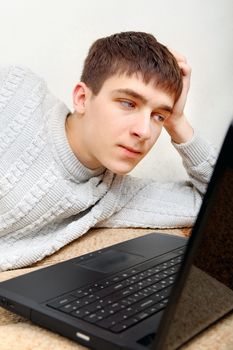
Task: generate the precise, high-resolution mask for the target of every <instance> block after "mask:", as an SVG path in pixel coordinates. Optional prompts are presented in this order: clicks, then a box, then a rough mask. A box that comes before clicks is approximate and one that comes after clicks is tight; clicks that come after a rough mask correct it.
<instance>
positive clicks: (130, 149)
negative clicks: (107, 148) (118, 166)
mask: <svg viewBox="0 0 233 350" xmlns="http://www.w3.org/2000/svg"><path fill="white" fill-rule="evenodd" d="M120 147H122V148H124V149H125V150H127V151H129V152H132V153H135V154H141V153H142V152H141V151H139V150H138V149H135V148H132V147H128V146H123V145H120Z"/></svg>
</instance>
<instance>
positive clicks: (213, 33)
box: [0, 0, 233, 180]
mask: <svg viewBox="0 0 233 350" xmlns="http://www.w3.org/2000/svg"><path fill="white" fill-rule="evenodd" d="M125 30H141V31H147V32H151V33H153V34H154V35H155V36H156V37H157V38H158V39H159V40H160V41H161V42H163V43H165V44H166V45H168V46H169V47H171V48H174V49H176V50H177V51H180V52H182V53H184V54H185V55H186V56H187V58H188V60H189V62H190V64H191V66H192V69H193V73H192V85H191V90H190V94H189V99H188V103H187V107H186V114H187V115H188V116H189V119H190V120H191V122H192V123H193V125H194V126H195V129H196V130H197V131H198V132H199V133H201V134H202V135H203V136H204V137H206V138H207V139H209V140H210V142H212V143H214V144H215V145H216V146H217V147H219V146H220V144H221V141H222V138H223V135H224V132H225V130H226V128H227V125H228V123H229V121H230V119H231V118H232V116H233V113H232V99H233V94H232V93H233V79H232V78H233V64H232V61H233V1H232V0H204V1H203V0H188V1H187V0H176V1H174V0H161V1H160V0H159V1H156V0H148V1H146V0H145V1H137V0H117V1H110V0H98V1H97V0H85V1H78V0H20V1H19V0H7V1H4V0H0V37H1V58H0V65H1V66H2V65H5V64H9V63H21V64H24V65H28V66H29V67H31V68H32V69H33V70H35V71H36V72H37V73H38V74H40V75H41V76H43V77H44V78H45V80H46V81H47V82H48V84H49V86H50V88H51V90H52V91H53V93H54V94H55V95H57V96H58V97H60V98H61V99H63V100H64V101H65V102H66V103H67V104H68V105H69V107H70V108H72V102H71V93H72V88H73V86H74V84H75V83H76V81H78V79H79V75H80V71H81V67H82V63H83V60H84V57H85V55H86V53H87V50H88V47H89V45H90V44H91V43H92V42H93V41H94V40H95V39H96V38H98V37H100V36H105V35H108V34H111V33H114V32H118V31H125ZM133 174H134V175H136V176H147V177H153V178H155V179H158V180H174V179H176V180H178V179H182V178H184V176H185V174H184V171H183V169H182V166H181V163H180V160H179V158H178V157H177V155H176V153H175V152H174V150H173V149H172V147H171V146H170V144H169V138H168V137H167V135H166V133H165V132H164V133H163V134H162V137H161V139H160V140H159V142H158V145H156V146H155V148H154V150H153V151H152V152H151V154H150V155H149V156H148V158H147V159H145V161H143V163H141V164H140V165H139V166H138V167H137V168H136V169H135V170H134V171H133Z"/></svg>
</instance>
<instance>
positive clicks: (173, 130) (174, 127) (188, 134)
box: [165, 117, 194, 144]
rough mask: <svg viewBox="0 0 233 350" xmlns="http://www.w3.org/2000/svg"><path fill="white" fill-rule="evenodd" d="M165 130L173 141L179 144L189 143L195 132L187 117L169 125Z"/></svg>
mask: <svg viewBox="0 0 233 350" xmlns="http://www.w3.org/2000/svg"><path fill="white" fill-rule="evenodd" d="M165 129H166V130H167V132H168V133H169V135H170V136H171V139H172V141H173V142H175V143H177V144H181V143H186V142H189V141H190V140H191V139H192V138H193V135H194V130H193V128H192V126H191V125H190V123H189V122H188V120H187V119H186V118H185V117H182V118H180V119H179V120H177V121H174V122H172V123H169V125H168V126H165Z"/></svg>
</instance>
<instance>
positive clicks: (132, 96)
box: [73, 75, 174, 175]
mask: <svg viewBox="0 0 233 350" xmlns="http://www.w3.org/2000/svg"><path fill="white" fill-rule="evenodd" d="M82 84H83V83H82ZM82 88H83V90H85V93H84V94H83V97H82V98H83V106H84V107H83V112H82V113H81V114H80V113H79V116H78V117H77V118H78V119H79V126H78V125H77V128H79V131H78V129H77V133H76V137H75V138H73V140H74V142H75V140H76V141H77V147H75V146H74V147H73V149H74V150H75V153H76V156H77V157H78V159H79V160H80V161H81V162H82V163H83V164H84V165H85V166H87V167H88V168H90V169H95V168H98V167H101V166H104V167H106V168H107V169H109V170H111V171H113V172H114V173H116V174H121V175H123V174H126V173H128V172H130V171H131V170H132V169H133V168H134V167H135V166H136V165H137V164H138V163H139V162H140V160H142V159H143V158H144V157H145V155H146V154H147V153H148V152H149V151H150V149H151V148H152V146H153V145H154V144H155V142H156V140H157V139H158V137H159V135H160V133H161V130H162V126H163V122H164V120H165V119H166V118H168V117H169V116H170V115H171V111H172V107H173V104H174V97H172V96H171V95H169V94H168V93H166V92H164V91H163V90H161V89H159V88H155V87H154V85H153V84H152V83H149V84H145V83H144V82H143V80H142V79H141V78H140V77H138V76H137V75H134V76H132V77H127V76H125V75H121V76H118V75H117V76H113V77H111V78H109V79H107V80H106V81H105V83H104V84H103V86H102V88H101V90H100V92H99V93H98V95H96V96H95V95H93V94H92V92H91V90H90V89H88V88H87V86H86V85H85V84H83V85H82ZM77 91H78V90H77ZM79 92H80V90H79ZM84 95H85V96H84Z"/></svg>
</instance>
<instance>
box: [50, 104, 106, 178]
mask: <svg viewBox="0 0 233 350" xmlns="http://www.w3.org/2000/svg"><path fill="white" fill-rule="evenodd" d="M69 113H70V111H69V109H68V108H67V107H66V105H65V104H64V103H62V102H58V103H57V104H56V106H55V108H53V109H52V112H51V115H50V118H51V120H50V123H49V125H50V131H51V134H52V135H51V136H52V142H53V145H54V147H53V149H54V151H55V157H56V159H57V160H58V162H59V163H60V164H61V165H62V168H63V171H65V172H66V173H68V176H69V177H70V176H71V177H73V179H74V180H75V181H76V182H84V181H87V180H89V179H90V178H92V177H94V176H98V175H100V174H102V173H103V172H104V171H105V170H106V169H105V168H104V167H101V168H98V169H95V170H91V169H88V168H87V167H85V166H84V165H83V164H82V163H81V162H80V161H79V160H78V158H77V157H76V156H75V154H74V152H73V151H72V149H71V147H70V145H69V142H68V139H67V136H66V131H65V121H66V117H67V115H68V114H69ZM66 175H67V174H66Z"/></svg>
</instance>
